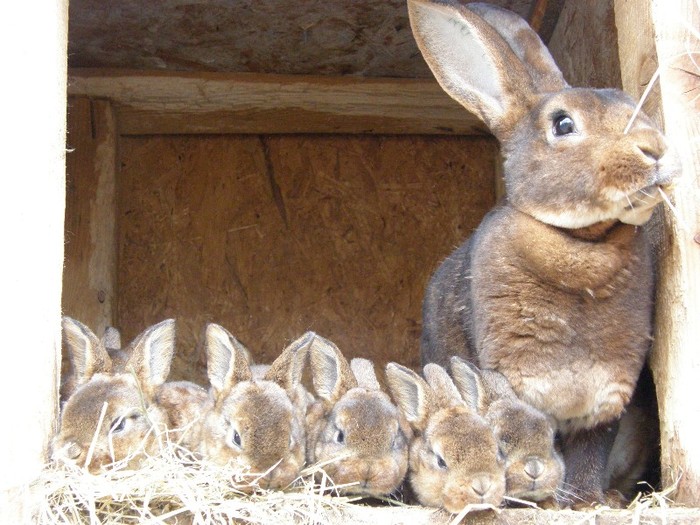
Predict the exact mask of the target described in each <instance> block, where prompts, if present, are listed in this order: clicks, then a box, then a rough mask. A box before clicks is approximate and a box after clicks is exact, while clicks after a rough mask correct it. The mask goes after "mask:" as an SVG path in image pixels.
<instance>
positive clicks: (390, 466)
mask: <svg viewBox="0 0 700 525" xmlns="http://www.w3.org/2000/svg"><path fill="white" fill-rule="evenodd" d="M310 358H311V361H310V364H311V373H312V381H313V385H314V390H315V392H316V397H317V400H316V401H315V402H314V404H313V405H312V406H311V407H310V408H309V412H308V414H307V417H306V423H307V431H308V439H307V457H308V461H309V462H310V463H322V464H324V467H323V468H324V470H325V471H326V473H327V474H328V475H329V476H330V478H331V479H332V480H333V482H334V483H335V484H336V485H341V486H342V485H346V486H344V487H341V488H340V489H339V492H341V493H343V494H354V495H362V496H373V497H377V496H383V495H388V494H391V493H392V492H394V491H395V490H397V489H398V488H399V487H400V485H401V483H402V482H403V479H404V477H405V475H406V470H407V468H408V437H409V436H410V435H411V429H410V427H409V426H408V423H407V422H406V420H405V419H404V418H403V417H402V416H401V413H400V411H399V410H398V408H396V406H394V404H393V403H392V402H391V399H390V398H389V396H388V395H387V394H385V393H384V392H382V391H381V388H380V386H379V382H378V381H377V377H376V375H375V372H374V365H373V364H372V363H371V362H370V361H368V360H367V359H361V358H355V359H352V361H351V362H350V363H348V362H347V360H346V359H345V357H343V355H342V354H341V353H340V350H338V348H337V347H336V346H335V345H334V344H333V343H332V342H330V341H328V340H327V339H324V338H322V337H320V336H318V335H317V336H316V337H315V338H314V340H313V343H312V344H311V350H310Z"/></svg>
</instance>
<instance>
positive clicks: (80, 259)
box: [62, 97, 117, 335]
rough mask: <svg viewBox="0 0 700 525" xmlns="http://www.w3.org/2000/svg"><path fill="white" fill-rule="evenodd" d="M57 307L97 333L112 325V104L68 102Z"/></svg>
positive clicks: (114, 148)
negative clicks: (62, 244)
mask: <svg viewBox="0 0 700 525" xmlns="http://www.w3.org/2000/svg"><path fill="white" fill-rule="evenodd" d="M66 161H67V162H66V164H67V181H66V182H67V192H66V221H65V232H66V233H65V236H66V243H65V251H66V256H65V269H64V273H63V284H64V285H63V298H62V307H63V312H64V313H65V314H66V315H70V316H71V317H73V318H75V319H78V320H79V321H81V322H83V323H85V324H86V325H87V326H89V327H90V328H91V329H92V330H94V331H95V332H96V333H97V334H98V335H101V334H102V331H103V330H104V328H105V327H106V326H113V325H114V321H115V319H114V309H115V300H116V299H115V283H116V270H117V260H116V259H117V254H116V252H117V249H116V246H117V241H116V226H115V214H116V191H115V186H116V183H115V181H116V167H117V134H116V126H115V121H114V114H113V111H112V107H111V104H110V103H109V102H108V101H106V100H90V99H88V98H85V97H81V98H71V99H70V100H69V101H68V155H67V159H66Z"/></svg>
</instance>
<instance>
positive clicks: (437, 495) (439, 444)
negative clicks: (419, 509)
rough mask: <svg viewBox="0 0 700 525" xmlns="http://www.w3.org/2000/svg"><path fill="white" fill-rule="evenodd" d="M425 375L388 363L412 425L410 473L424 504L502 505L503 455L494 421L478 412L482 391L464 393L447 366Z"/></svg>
mask: <svg viewBox="0 0 700 525" xmlns="http://www.w3.org/2000/svg"><path fill="white" fill-rule="evenodd" d="M423 374H424V376H425V379H423V378H421V377H420V376H419V375H418V374H417V373H415V372H414V371H413V370H411V369H409V368H406V367H404V366H402V365H399V364H397V363H388V364H387V366H386V378H387V383H388V385H389V389H390V390H391V393H392V397H393V398H394V400H395V401H396V402H397V403H398V405H399V407H400V409H401V411H402V412H403V414H404V416H405V417H406V419H407V420H408V422H409V424H410V425H411V427H412V428H413V430H414V432H415V435H414V437H413V438H412V440H411V444H410V452H409V473H408V478H409V482H410V485H411V488H412V489H413V492H414V493H415V495H416V497H417V499H418V501H419V502H420V503H421V504H422V505H426V506H431V507H442V508H444V509H446V510H447V511H449V512H452V513H459V512H460V511H462V510H463V509H464V507H465V506H467V505H470V504H477V505H478V504H484V505H492V506H498V505H500V504H501V502H502V500H503V496H504V494H505V491H506V479H505V469H504V462H503V458H502V457H501V456H500V452H499V450H498V445H497V443H496V438H495V436H494V434H493V432H492V430H491V428H490V426H489V424H488V423H487V422H486V420H484V419H483V418H482V417H481V416H479V415H478V414H477V409H478V406H479V404H480V400H479V395H480V393H479V392H478V391H476V390H475V391H473V395H472V396H471V397H463V396H462V395H461V394H460V392H459V391H458V390H457V388H456V387H455V385H454V383H453V382H452V380H451V379H450V376H449V375H448V374H447V372H446V371H445V369H444V368H442V367H441V366H438V365H436V364H432V363H431V364H428V365H426V366H425V367H424V368H423Z"/></svg>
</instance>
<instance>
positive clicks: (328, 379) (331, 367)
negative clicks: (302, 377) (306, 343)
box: [310, 335, 357, 406]
mask: <svg viewBox="0 0 700 525" xmlns="http://www.w3.org/2000/svg"><path fill="white" fill-rule="evenodd" d="M310 355H311V375H312V377H313V383H314V390H315V391H316V395H317V396H318V397H320V398H321V399H323V401H324V403H325V404H326V406H332V405H334V404H335V403H336V402H337V401H338V400H339V399H340V398H341V397H342V396H343V394H345V392H347V391H348V390H350V389H351V388H355V387H356V386H357V380H356V379H355V376H354V375H353V373H352V370H351V369H350V364H349V363H348V361H347V359H345V357H343V354H341V353H340V350H338V347H337V346H335V345H334V344H333V343H332V342H330V341H329V340H328V339H325V338H323V337H321V336H318V335H317V336H316V337H315V338H314V339H313V342H312V343H311V354H310Z"/></svg>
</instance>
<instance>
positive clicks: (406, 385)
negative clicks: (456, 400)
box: [386, 363, 436, 432]
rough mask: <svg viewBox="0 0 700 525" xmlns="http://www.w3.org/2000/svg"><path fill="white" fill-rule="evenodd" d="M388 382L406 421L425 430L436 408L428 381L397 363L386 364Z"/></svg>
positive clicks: (416, 427)
mask: <svg viewBox="0 0 700 525" xmlns="http://www.w3.org/2000/svg"><path fill="white" fill-rule="evenodd" d="M386 382H387V384H388V385H389V390H390V391H391V396H392V397H393V398H394V401H395V402H396V404H397V405H398V406H399V408H400V409H401V412H402V413H403V415H404V417H405V418H406V421H408V422H409V424H410V425H411V426H412V427H413V428H414V429H415V430H418V431H419V432H423V431H425V429H426V427H427V424H428V418H429V417H430V414H431V413H432V412H433V411H434V410H435V408H436V407H435V400H434V398H433V394H432V392H431V390H430V387H429V386H428V383H426V382H425V380H424V379H423V378H422V377H420V376H419V375H418V374H416V373H415V372H414V371H413V370H411V369H410V368H406V367H405V366H402V365H399V364H397V363H388V364H387V365H386Z"/></svg>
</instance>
